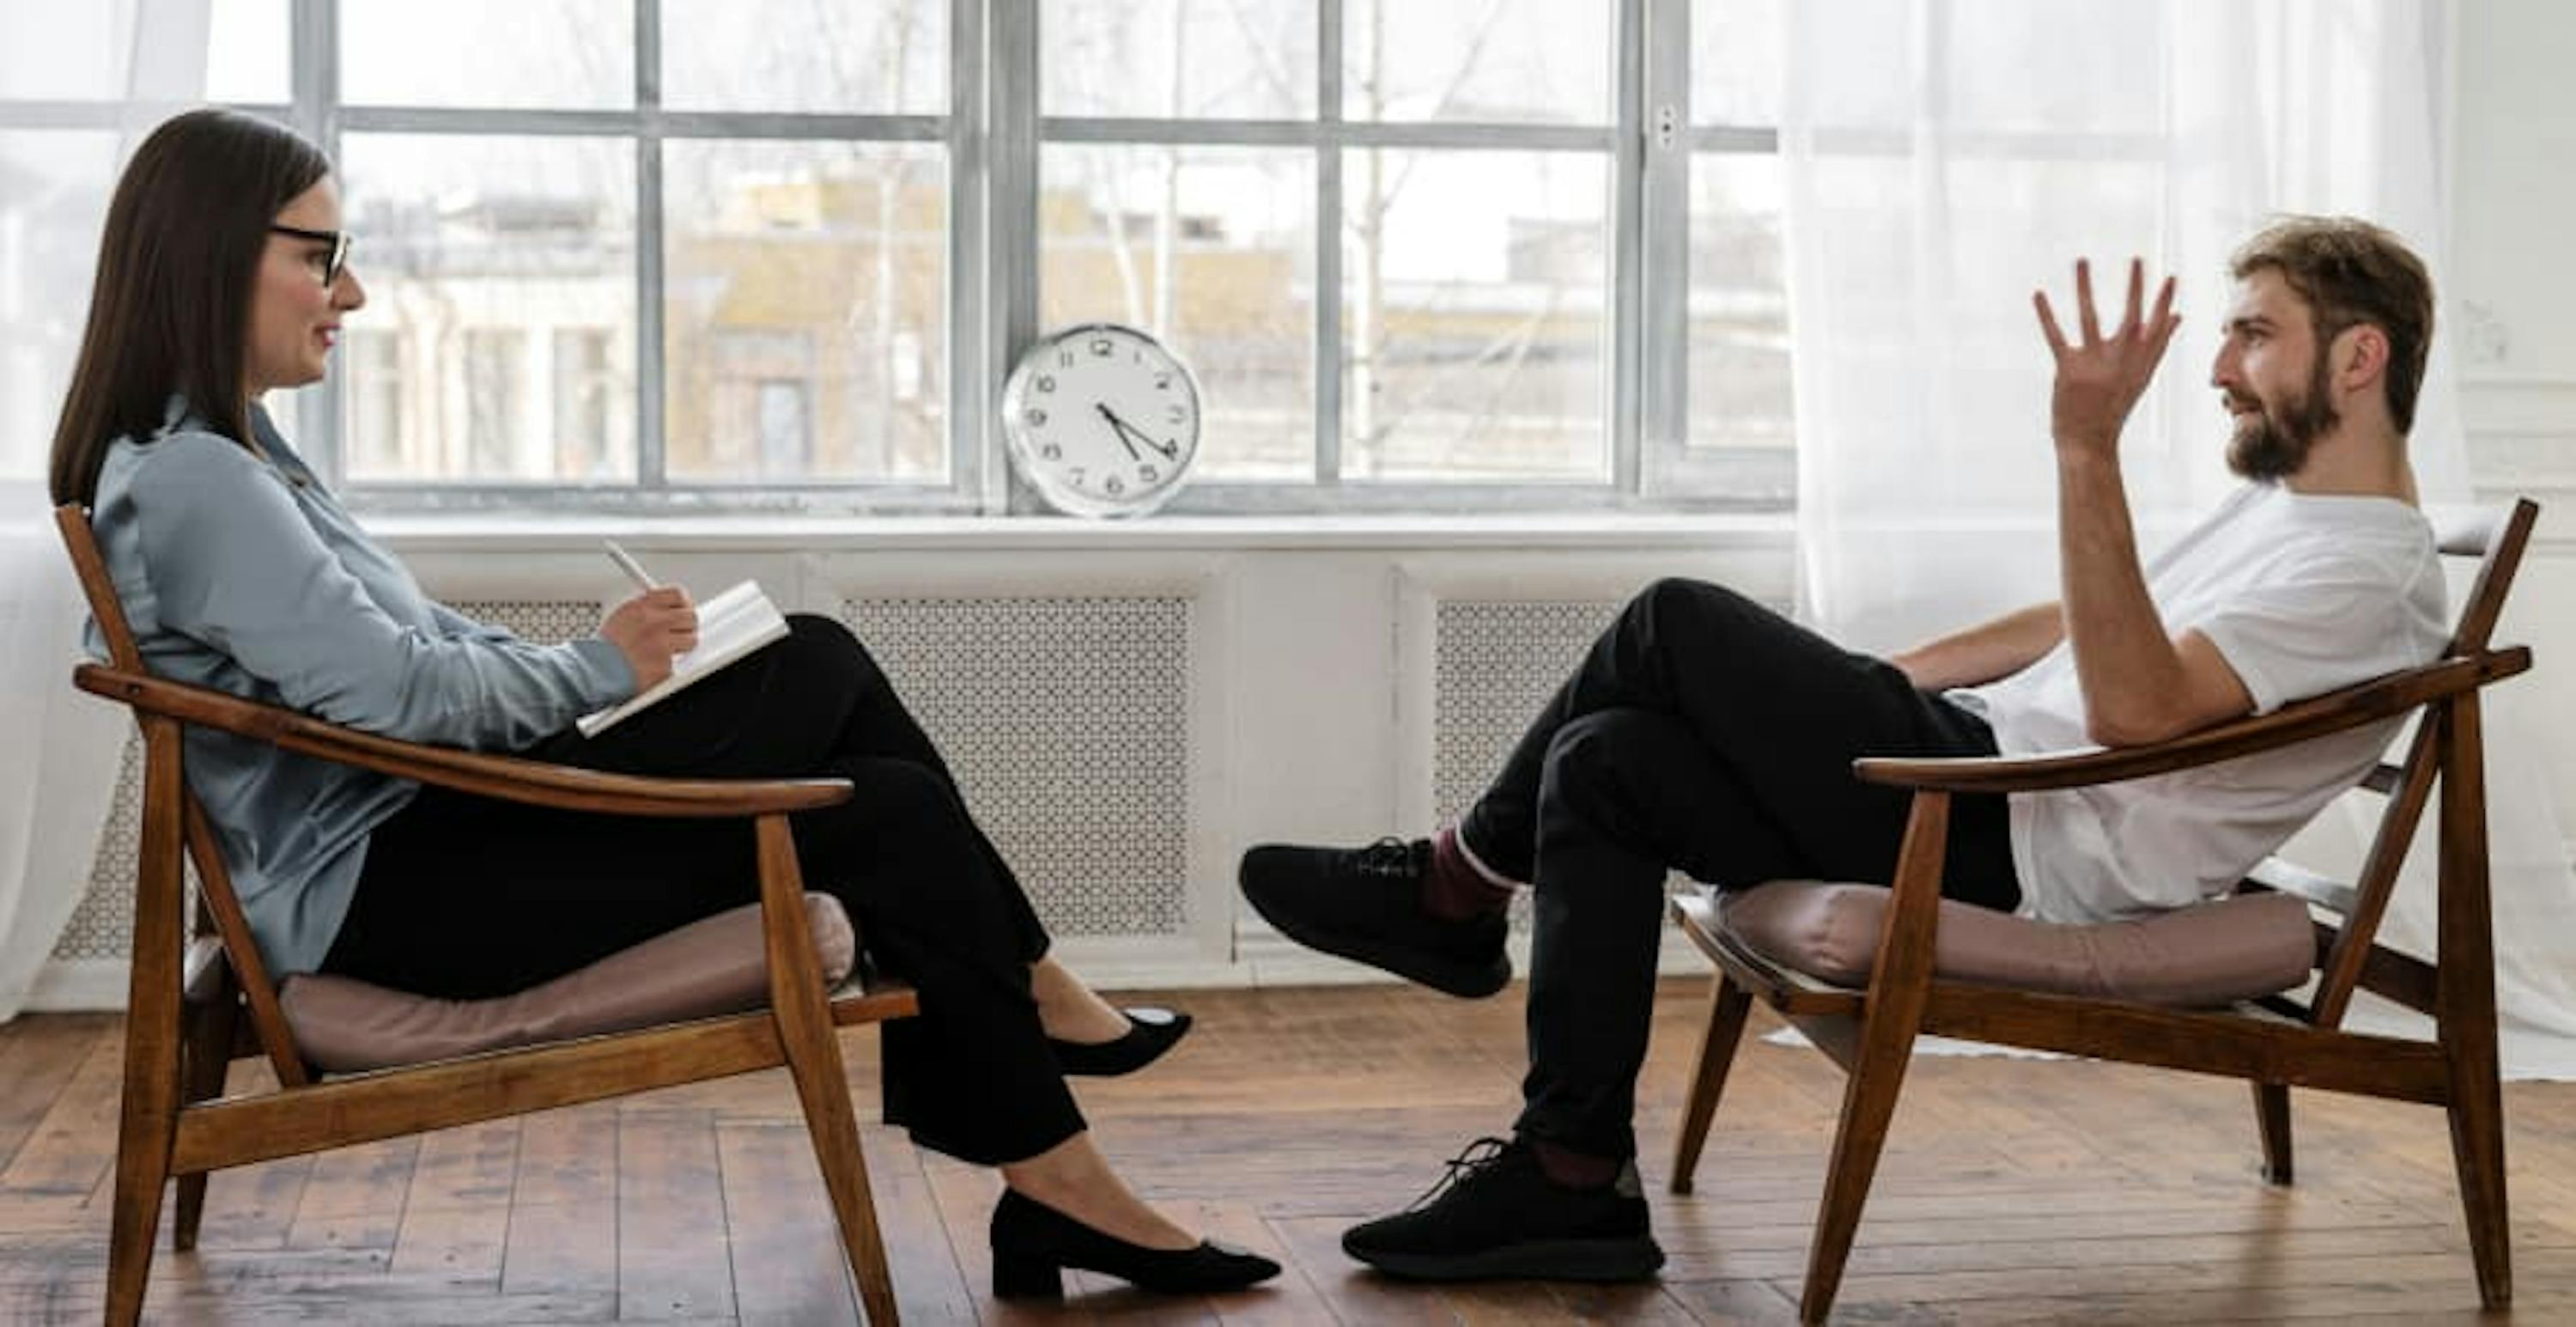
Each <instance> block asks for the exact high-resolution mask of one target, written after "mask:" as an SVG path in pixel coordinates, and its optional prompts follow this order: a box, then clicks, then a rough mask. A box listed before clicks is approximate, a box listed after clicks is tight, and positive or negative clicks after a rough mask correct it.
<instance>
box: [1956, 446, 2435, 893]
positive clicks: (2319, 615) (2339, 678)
mask: <svg viewBox="0 0 2576 1327" xmlns="http://www.w3.org/2000/svg"><path fill="white" fill-rule="evenodd" d="M2146 571H2147V593H2148V595H2149V596H2150V597H2151V598H2153V599H2154V600H2155V605H2156V612H2157V614H2158V615H2159V616H2160V617H2161V618H2162V619H2163V620H2164V624H2165V629H2166V631H2167V632H2168V633H2171V634H2175V635H2179V634H2181V633H2182V632H2184V631H2187V630H2197V631H2199V632H2200V633H2201V634H2202V635H2203V636H2205V637H2207V638H2208V639H2209V642H2210V643H2211V644H2212V645H2214V646H2216V647H2217V648H2218V652H2219V654H2220V655H2221V656H2223V657H2225V658H2226V660H2227V663H2228V665H2229V666H2230V667H2232V668H2234V669H2235V670H2236V676H2237V677H2238V678H2239V679H2241V680H2242V681H2243V682H2244V683H2245V690H2246V691H2247V693H2248V694H2250V695H2251V696H2252V697H2253V698H2254V712H2255V713H2257V714H2263V713H2268V712H2269V711H2271V710H2274V709H2277V708H2279V707H2280V706H2281V705H2283V704H2284V703H2287V702H2289V701H2293V700H2299V699H2303V698H2305V697H2308V696H2313V695H2317V694H2319V693H2321V692H2326V691H2332V690H2334V689H2335V688H2337V687H2342V686H2349V685H2351V684H2353V683H2355V682H2360V681H2364V680H2366V679H2369V678H2373V677H2377V676H2380V675H2381V674H2384V673H2393V672H2396V671H2398V670H2400V669H2405V668H2412V667H2415V666H2416V665H2418V664H2422V663H2425V662H2428V661H2430V660H2431V659H2433V658H2434V657H2435V656H2437V655H2439V654H2440V653H2441V651H2442V648H2443V646H2444V645H2446V644H2447V643H2448V642H2449V640H2450V632H2449V630H2448V628H2447V626H2446V625H2445V621H2446V614H2445V612H2444V609H2443V598H2444V595H2443V586H2442V568H2441V557H2440V554H2439V552H2438V551H2437V550H2436V548H2435V547H2434V540H2433V530H2432V526H2431V525H2430V524H2429V523H2427V522H2426V521H2425V519H2424V515H2423V513H2422V512H2419V511H2417V510H2416V509H2415V508H2413V507H2410V506H2408V505H2406V504H2405V503H2402V502H2398V501H2396V500H2394V499H2391V498H2376V497H2310V496H2303V495H2300V494H2297V493H2292V492H2290V491H2289V490H2288V489H2285V488H2281V487H2278V486H2275V485H2268V484H2248V485H2246V486H2245V487H2243V488H2241V489H2239V490H2237V491H2236V492H2235V493H2234V494H2232V495H2230V496H2229V497H2228V499H2227V500H2226V501H2225V502H2224V503H2221V504H2220V505H2219V507H2218V510H2216V511H2215V512H2213V513H2211V514H2210V516H2209V518H2208V519H2207V520H2205V521H2203V522H2202V523H2201V524H2200V525H2199V526H2197V527H2196V528H2194V529H2193V530H2192V531H2191V532H2190V533H2188V534H2186V535H2184V536H2183V537H2182V539H2181V540H2180V541H2179V542H2177V543H2175V544H2174V546H2173V547H2171V548H2169V549H2167V550H2165V551H2164V553H2163V554H2162V555H2160V556H2158V557H2157V558H2156V559H2155V560H2154V561H2153V562H2151V563H2150V564H2148V566H2147V569H2146ZM1949 697H1950V699H1952V700H1954V701H1957V702H1958V703H1959V704H1961V705H1963V706H1965V707H1967V708H1968V709H1970V710H1973V711H1975V712H1976V713H1978V714H1979V715H1981V716H1983V717H1984V718H1985V720H1986V722H1987V723H1988V724H1990V725H1992V727H1993V728H1994V733H1995V745H1996V747H1997V749H1998V750H1999V751H2001V752H2002V754H2004V755H2007V756H2018V755H2028V754H2031V753H2033V752H2039V751H2062V750H2066V749H2069V748H2075V747H2085V746H2091V745H2093V742H2092V741H2091V739H2090V738H2088V737H2087V736H2086V735H2085V730H2084V695H2083V691H2082V689H2081V687H2080V686H2079V685H2078V683H2077V679H2076V674H2075V656H2074V654H2073V653H2072V651H2070V650H2069V649H2068V647H2067V646H2066V645H2065V644H2063V643H2061V644H2059V645H2058V647H2057V648H2056V649H2054V650H2051V651H2049V652H2048V653H2047V654H2046V655H2044V656H2042V657H2041V658H2040V660H2039V661H2038V662H2037V663H2034V664H2032V665H2031V666H2030V667H2028V668H2025V669H2023V670H2021V671H2020V672H2018V673H2015V674H2013V675H2012V676H2010V677H2007V678H2004V679H2003V680H2002V681H1999V682H1995V683H1991V684H1989V685H1987V686H1983V687H1977V688H1972V689H1966V690H1959V691H1952V692H1950V693H1949ZM2403 722H2404V720H2402V719H2393V720H2390V721H2389V722H2387V723H2384V724H2372V725H2369V726H2367V727H2364V728H2357V729H2353V730H2351V731H2349V732H2343V733H2337V734H2335V735H2333V736H2330V737H2323V738H2318V739H2316V740H2315V741H2311V742H2302V743H2300V744H2299V745H2297V746H2293V747H2289V748H2286V749H2283V750H2278V751H2267V752H2263V753H2261V754H2258V755H2251V756H2242V757H2239V758H2237V759H2235V760H2229V761H2223V762H2221V763H2219V764H2216V765H2207V766H2202V767H2200V768H2198V769H2190V770H2182V771H2179V772H2177V773H2173V774H2168V775H2163V776H2160V777H2156V778H2147V779H2133V780H2130V781H2128V782H2126V783H2113V784H2105V785H2102V786H2099V787H2091V788H2070V789H2065V790H2062V791H2056V792H2042V793H2015V794H2013V795H2012V797H2011V798H2010V799H2009V806H2010V811H2011V819H2012V847H2013V865H2014V867H2015V869H2016V870H2018V871H2019V872H2020V875H2021V889H2022V911H2023V913H2025V914H2026V915H2030V916H2035V917H2038V918H2040V919H2042V920H2044V921H2072V922H2094V921H2109V920H2113V919H2116V918H2120V917H2125V916H2134V915H2136V914H2139V913H2143V912H2150V911H2155V910H2159V909H2165V908H2178V907H2183V906H2185V905H2187V904H2192V903H2197V902H2199V901H2200V900H2202V899H2204V898H2208V897H2213V896H2216V895H2220V894H2225V893H2227V892H2229V891H2231V890H2233V889H2234V888H2235V887H2236V885H2237V882H2238V881H2240V880H2241V879H2243V878H2244V875H2245V872H2246V871H2247V870H2249V869H2251V868H2252V867H2253V866H2254V865H2255V864H2256V863H2258V862H2260V861H2262V860H2263V858H2264V857H2265V856H2267V855H2269V854H2270V853H2271V852H2272V850H2273V849H2275V848H2278V847H2279V846H2281V844H2282V843H2283V842H2284V841H2286V840H2287V839H2288V838H2289V837H2290V836H2291V835H2292V834H2295V833H2297V832H2298V830H2299V827H2300V826H2302V825H2304V824H2306V823H2307V821H2308V818H2309V817H2310V816H2313V815H2315V814H2316V813H2317V811H2318V810H2319V809H2320V808H2322V807H2323V806H2324V805H2325V804H2326V803H2327V802H2329V801H2332V800H2333V799H2334V798H2335V796H2336V795H2338V794H2340V793H2342V792H2343V791H2344V790H2345V789H2347V788H2350V787H2352V786H2353V785H2354V784H2355V783H2357V782H2359V781H2360V780H2361V777H2362V776H2363V775H2364V774H2367V773H2368V772H2369V771H2370V768H2371V766H2372V765H2373V764H2375V763H2376V762H2377V761H2378V760H2379V758H2380V755H2381V753H2382V752H2384V751H2385V750H2386V749H2387V747H2388V743H2389V740H2390V739H2391V738H2392V737H2393V736H2395V734H2396V731H2397V729H2398V727H2399V726H2400V725H2402V724H2403Z"/></svg>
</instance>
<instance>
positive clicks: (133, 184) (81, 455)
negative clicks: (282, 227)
mask: <svg viewBox="0 0 2576 1327" xmlns="http://www.w3.org/2000/svg"><path fill="white" fill-rule="evenodd" d="M330 173H331V163H330V162H329V161H328V160H326V159H325V158H324V157H323V155H322V153H321V151H320V149H318V148H315V147H314V146H313V145H312V144H311V143H308V142H306V141H305V140H304V139H303V138H302V137H300V136H299V135H297V134H296V133H295V132H294V131H293V130H291V129H287V128H285V127H284V126H282V125H278V124H273V123H271V122H269V121H267V120H262V119H258V118H256V117H253V116H249V115H243V114H240V113H238V112H234V111H224V110H196V111H188V112H186V113H184V114H181V115H178V116H174V117H172V118H171V119H169V120H167V121H165V122H164V123H163V124H162V125H161V127H159V128H157V129H155V130H153V131H152V135H151V137H149V138H146V139H144V140H143V146H141V147H140V148H137V149H136V150H135V153H134V159H133V160H132V161H130V162H128V163H127V164H126V167H125V178H124V179H122V180H120V181H118V183H117V186H116V197H115V199H114V200H113V201H111V202H110V203H109V204H108V208H107V228H106V231H105V232H104V233H103V234H102V235H101V236H100V238H99V245H98V278H97V280H96V282H95V283H94V284H93V285H92V287H91V289H90V297H89V324H88V326H87V327H86V328H85V329H84V330H83V331H82V332H81V348H80V359H79V361H78V362H77V363H76V364H75V366H74V367H73V369H72V383H71V389H70V390H69V391H67V392H65V393H64V395H63V414H62V419H61V421H60V422H58V423H57V424H55V426H54V452H53V468H52V476H51V478H52V487H53V495H54V501H55V502H57V503H65V502H78V503H81V504H84V505H86V504H88V503H89V502H90V501H91V500H92V499H93V498H94V497H95V496H96V495H97V492H98V467H99V463H100V462H101V461H103V460H105V459H106V456H107V448H108V445H109V444H110V443H113V442H114V441H116V440H117V439H118V438H120V437H131V438H135V439H138V440H140V439H144V438H148V437H150V436H151V435H152V433H153V432H154V431H155V430H156V429H158V428H160V426H161V423H162V412H163V411H164V410H165V409H167V408H168V404H169V400H170V397H171V396H172V395H173V394H174V393H175V394H177V395H179V396H181V397H184V398H186V400H187V403H188V407H189V409H190V410H191V411H192V412H194V413H195V414H196V416H197V417H198V418H200V419H202V420H204V421H205V422H206V423H207V424H209V425H211V426H213V427H214V428H215V429H216V430H217V431H218V432H221V433H224V434H226V435H227V436H229V437H231V438H232V439H233V440H234V441H236V442H240V443H242V444H243V445H244V446H251V445H253V444H252V443H251V442H250V402H249V400H248V399H246V397H245V395H244V391H243V388H244V383H243V374H244V372H245V366H244V353H245V352H244V347H243V343H244V342H245V341H246V340H247V339H248V338H249V335H250V296H251V289H252V282H253V281H254V280H255V279H256V277H257V275H258V271H259V260H260V254H261V252H262V251H263V250H264V249H265V248H266V247H267V244H268V227H269V223H270V222H271V221H273V220H275V219H276V217H277V214H278V213H279V212H280V211H282V210H284V209H285V207H286V205H287V204H288V203H291V202H293V201H295V199H296V197H297V196H298V195H300V194H302V193H303V192H304V191H305V190H307V189H310V188H312V187H313V186H314V185H315V184H317V183H319V182H320V181H321V180H322V178H323V177H324V176H326V175H328V174H330Z"/></svg>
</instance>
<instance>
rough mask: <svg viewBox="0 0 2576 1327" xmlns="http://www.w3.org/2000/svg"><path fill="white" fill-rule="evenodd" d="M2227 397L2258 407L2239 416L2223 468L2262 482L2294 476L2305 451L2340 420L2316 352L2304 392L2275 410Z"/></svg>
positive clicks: (2255, 401)
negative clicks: (2313, 365) (2306, 388)
mask: <svg viewBox="0 0 2576 1327" xmlns="http://www.w3.org/2000/svg"><path fill="white" fill-rule="evenodd" d="M2229 399H2230V400H2232V401H2235V402H2238V403H2251V404H2253V405H2255V406H2257V407H2259V409H2258V410H2257V412H2256V413H2254V414H2250V415H2240V416H2238V417H2237V421H2236V436H2235V437H2233V438H2230V439H2229V440H2228V443H2227V468H2228V469H2230V470H2233V471H2235V472H2236V473H2237V474H2240V475H2243V476H2244V477H2245V478H2247V479H2252V480H2256V481H2259V482H2262V483H2267V484H2268V483H2271V482H2273V481H2275V480H2278V479H2281V478H2284V477H2286V476H2289V475H2294V474H2297V473H2298V472H2299V467H2300V466H2303V465H2306V464H2307V463H2308V449H2309V448H2310V447H2313V446H2315V445H2316V441H2317V439H2318V438H2320V437H2322V436H2324V434H2325V433H2326V431H2327V430H2328V429H2331V428H2333V427H2334V426H2335V425H2336V424H2338V423H2341V422H2342V416H2340V415H2338V414H2336V413H2335V408H2334V400H2333V396H2332V394H2331V393H2329V392H2328V391H2327V390H2326V356H2325V353H2324V352H2323V351H2322V350H2320V351H2319V352H2318V353H2317V356H2316V365H2315V367H2313V368H2311V369H2310V370H2309V371H2308V390H2307V391H2306V392H2305V393H2303V394H2301V395H2300V396H2299V397H2297V398H2296V399H2294V400H2289V401H2284V402H2282V403H2281V408H2280V409H2278V410H2275V409H2273V408H2272V407H2270V406H2266V405H2263V404H2262V402H2261V400H2260V399H2258V398H2253V397H2245V396H2235V395H2233V394H2231V396H2230V398H2229Z"/></svg>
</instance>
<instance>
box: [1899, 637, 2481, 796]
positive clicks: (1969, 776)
mask: <svg viewBox="0 0 2576 1327" xmlns="http://www.w3.org/2000/svg"><path fill="white" fill-rule="evenodd" d="M2530 667H2531V651H2530V649H2529V648H2528V647H2525V646H2520V645H2516V646H2513V647H2511V648H2509V649H2502V650H2488V651H2482V652H2480V653H2477V654H2470V655H2455V656H2453V657H2451V658H2447V659H2436V660H2434V661H2433V662H2431V663H2428V664H2425V665H2424V666H2422V667H2420V668H2409V669H2407V670H2405V671H2404V672H2398V673H2390V674H2388V675H2387V676H2385V677H2378V678H2373V679H2371V680H2370V681H2367V682H2361V683H2356V684H2355V685H2352V686H2349V687H2345V688H2343V689H2342V690H2340V691H2329V692H2327V693H2326V694H2324V695H2322V696H2315V697H2311V698H2310V699H2307V700H2303V701H2300V702H2298V703H2297V704H2294V705H2284V706H2282V707H2281V708H2279V709H2277V710H2274V711H2272V712H2271V713H2270V714H2265V715H2260V716H2257V717H2254V718H2246V719H2237V720H2234V721H2232V722H2228V723H2222V724H2216V725H2213V726H2211V727H2208V728H2203V729H2200V730H2198V731H2196V732H2190V733H2185V734H2183V735H2182V736H2180V737H2177V738H2174V739H2172V740H2170V741H2164V742H2156V743H2153V744H2150V745H2147V746H2124V747H2109V748H2100V747H2091V748H2085V749H2082V750H2075V751H2051V752H2045V753H2042V754H2039V755H2032V756H2009V757H2006V756H1989V757H1984V758H1981V759H1942V760H1915V759H1906V758H1897V757H1884V756H1864V757H1862V758H1861V759H1859V760H1855V761H1853V762H1852V772H1853V773H1854V774H1856V775H1858V776H1859V777H1860V778H1861V779H1863V780H1865V781H1867V782H1870V783H1882V784H1892V785H1894V786H1897V787H1901V788H1916V789H1927V790H1928V789H1938V790H1940V791H1943V792H1965V793H2017V792H2041V791H2045V790H2048V789H2051V788H2078V787H2085V786H2089V785H2092V784H2099V783H2118V782H2120V781H2122V780H2124V779H2142V778H2146V777H2148V776H2150V775H2156V774H2170V773H2172V772H2173V771H2175V770H2180V769H2189V768H2192V767H2194V766H2198V765H2211V764H2216V763H2217V762H2219V761H2222V760H2233V759H2235V758H2236V757H2238V756H2248V755H2252V754H2254V753H2256V752H2258V751H2270V750H2273V749H2276V748H2279V747H2285V746H2290V745H2293V744H2295V743H2299V742H2304V741H2307V740H2309V739H2310V738H2315V737H2323V736H2325V735H2327V734H2329V733H2339V732H2342V731H2344V730H2346V729H2348V728H2358V727H2361V726H2362V725H2364V724H2369V723H2377V722H2379V721H2380V720H2383V719H2392V718H2396V717H2398V716H2400V715H2403V714H2405V713H2406V712H2407V711H2409V710H2412V709H2414V708H2415V707H2416V706H2418V705H2422V704H2424V703H2426V702H2427V701H2433V700H2439V699H2441V698H2442V697H2445V696H2454V695H2458V694H2460V693H2462V692H2465V691H2474V690H2476V689H2477V688H2479V687H2482V686H2485V685H2487V684H2488V683H2490V682H2495V681H2500V680H2502V679H2504V678H2508V677H2511V676H2513V675H2515V674H2516V673H2520V672H2523V671H2524V670H2526V669H2528V668H2530Z"/></svg>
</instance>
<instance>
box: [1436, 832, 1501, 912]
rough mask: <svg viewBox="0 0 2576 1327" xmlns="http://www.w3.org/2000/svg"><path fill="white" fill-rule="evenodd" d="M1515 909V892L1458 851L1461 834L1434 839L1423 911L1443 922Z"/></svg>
mask: <svg viewBox="0 0 2576 1327" xmlns="http://www.w3.org/2000/svg"><path fill="white" fill-rule="evenodd" d="M1511 905H1512V891H1510V890H1508V889H1505V888H1503V887H1502V886H1501V885H1497V884H1495V883H1494V882H1492V881H1490V880H1487V879H1486V878H1485V877H1484V875H1483V873H1481V872H1479V871H1478V870H1477V869H1476V864H1475V863H1474V862H1471V861H1468V860H1467V854H1466V853H1465V852H1463V851H1461V850H1460V849H1459V847H1458V831H1456V830H1454V829H1444V830H1441V831H1440V832H1439V833H1437V834H1434V835H1432V836H1431V869H1430V870H1428V871H1425V872H1423V874H1422V910H1423V911H1424V912H1427V913H1430V914H1431V915H1432V916H1434V917H1437V918H1439V919H1441V920H1442V921H1451V922H1463V921H1473V920H1475V919H1476V918H1478V917H1482V916H1484V915H1486V914H1487V913H1494V912H1501V911H1502V910H1503V909H1505V908H1508V907H1510V906H1511Z"/></svg>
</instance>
